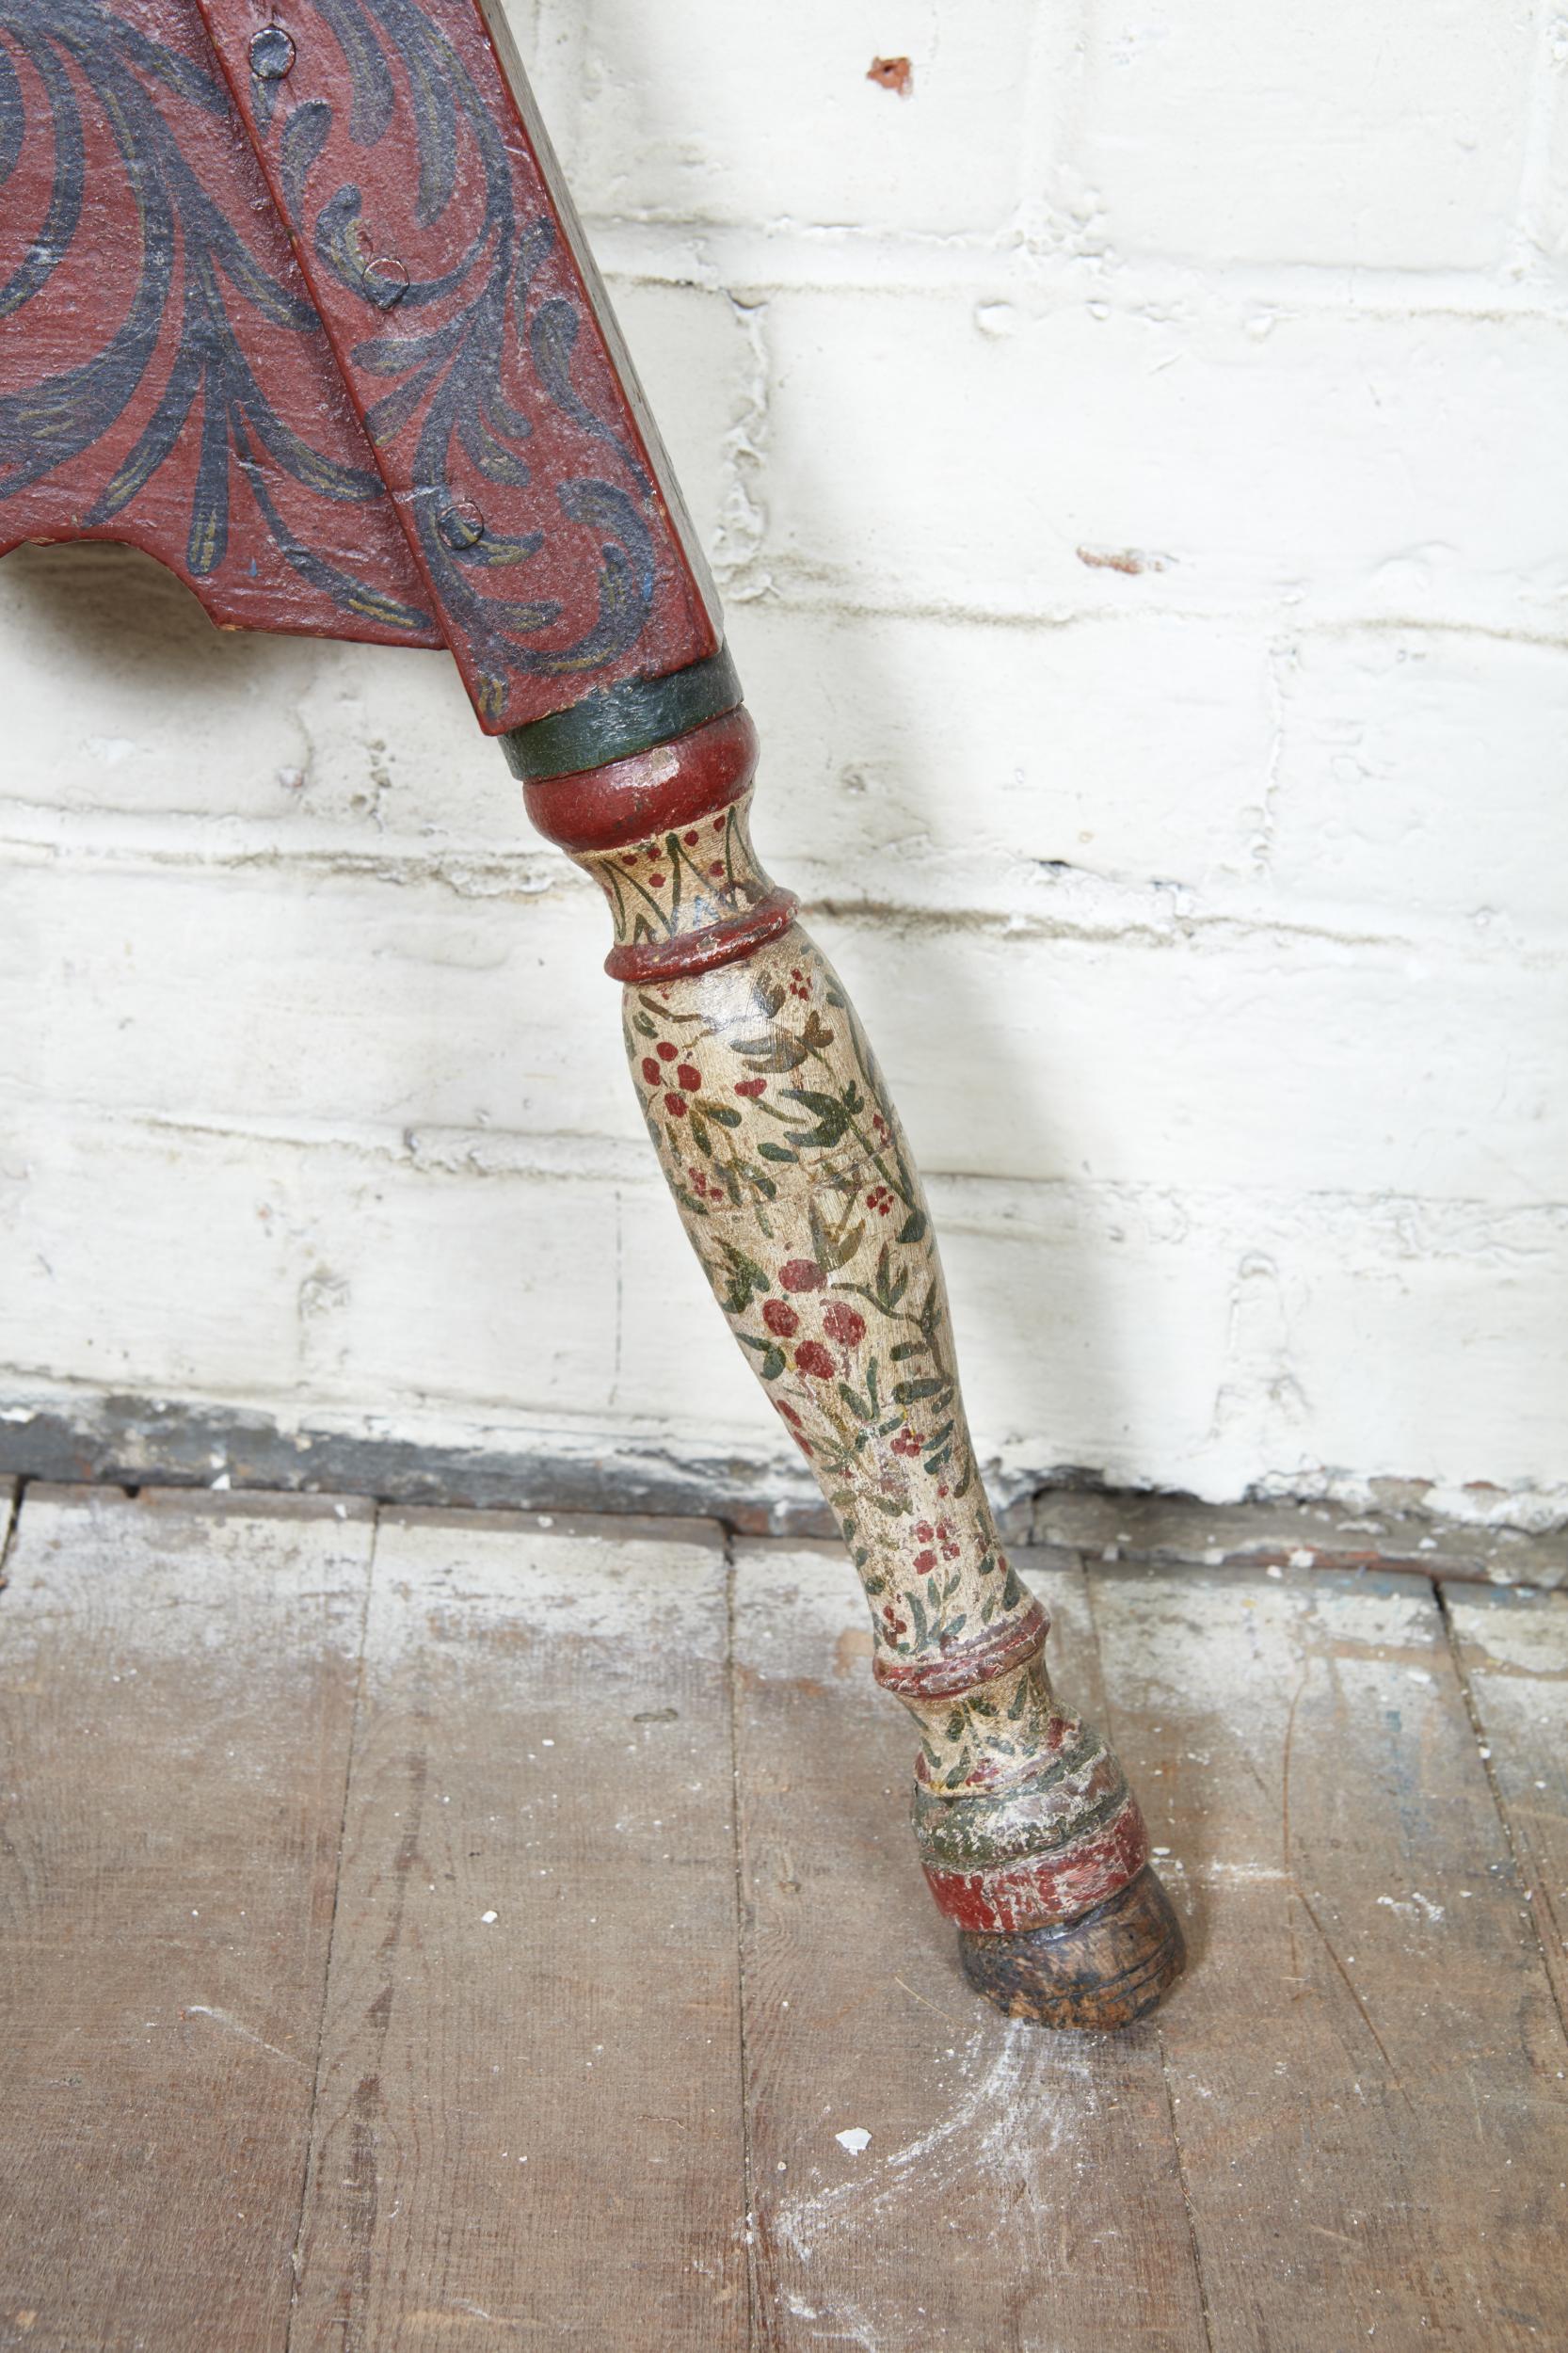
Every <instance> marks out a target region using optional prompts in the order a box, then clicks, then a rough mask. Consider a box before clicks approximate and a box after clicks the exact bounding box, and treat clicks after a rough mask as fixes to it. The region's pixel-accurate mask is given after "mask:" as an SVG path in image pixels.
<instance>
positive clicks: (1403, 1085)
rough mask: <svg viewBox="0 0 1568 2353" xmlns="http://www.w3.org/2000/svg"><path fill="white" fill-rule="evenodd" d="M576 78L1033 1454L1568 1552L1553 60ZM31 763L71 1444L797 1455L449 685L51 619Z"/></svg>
mask: <svg viewBox="0 0 1568 2353" xmlns="http://www.w3.org/2000/svg"><path fill="white" fill-rule="evenodd" d="M512 14H513V16H514V19H515V22H516V24H517V28H518V32H519V35H520V40H521V42H522V44H523V47H524V50H525V53H526V54H527V55H528V56H530V57H531V58H532V59H533V60H534V61H535V63H536V68H537V73H538V81H539V88H540V95H541V99H542V101H543V103H544V104H545V106H546V109H547V111H548V113H549V115H550V117H551V120H552V124H553V126H554V128H555V129H556V132H557V134H558V138H559V143H560V145H561V147H562V150H563V152H564V156H565V160H566V162H567V164H568V170H569V171H570V172H571V174H572V176H573V179H574V183H575V184H576V185H577V187H578V189H579V192H580V195H581V197H582V200H583V202H584V210H585V212H586V213H587V215H588V217H589V223H590V227H591V230H592V232H593V235H594V238H595V242H596V244H597V246H598V248H599V249H600V253H601V255H602V257H603V258H604V260H605V261H606V263H607V264H608V266H609V271H610V275H611V279H612V283H613V287H614V291H615V293H616V300H617V303H618V305H619V307H620V310H621V312H622V316H623V319H624V323H625V325H626V328H627V331H628V334H629V337H630V340H631V342H632V347H633V350H634V352H635V354H636V357H637V360H638V362H639V365H640V367H641V369H642V372H643V374H644V376H645V378H646V380H647V383H648V389H649V392H650V393H651V395H652V397H653V399H654V403H655V406H656V408H657V409H658V412H659V414H660V417H661V419H662V421H663V422H664V426H665V429H666V433H667V438H668V440H669V441H670V444H671V448H672V451H673V453H674V455H675V457H676V460H677V463H678V465H679V466H680V470H681V472H682V474H683V477H684V479H685V481H686V484H687V486H688V488H689V491H690V494H691V500H692V504H693V507H694V511H695V514H696V520H697V523H698V526H699V528H700V530H701V532H702V534H703V536H704V538H705V541H706V543H707V545H708V546H709V548H710V550H711V552H712V556H713V559H714V562H715V565H716V568H717V570H718V574H719V577H720V581H721V584H723V586H724V589H725V593H726V597H727V601H728V609H729V613H730V619H731V637H732V642H733V644H734V647H735V649H736V651H737V654H738V655H739V657H740V660H741V664H742V666H743V670H744V674H745V676H746V678H747V680H748V682H749V687H750V696H751V701H752V705H753V708H754V710H755V711H756V712H757V715H758V717H759V720H760V724H761V727H762V731H763V737H764V744H765V753H764V763H765V764H764V770H763V786H762V794H761V799H760V808H759V835H760V841H761V844H762V846H763V848H764V851H765V853H766V855H767V856H768V857H769V861H770V863H771V864H772V865H773V866H774V868H775V870H776V872H778V873H779V874H780V876H781V877H782V878H784V879H787V880H790V881H792V882H793V883H794V884H796V886H797V887H799V888H802V890H803V891H804V892H805V894H806V895H807V898H808V905H809V906H810V908H811V914H812V920H813V923H814V926H815V928H816V929H817V930H818V932H819V935H820V936H821V937H822V939H823V942H824V946H825V947H827V949H828V950H829V952H830V953H831V954H832V955H833V956H834V957H835V959H836V960H837V961H838V962H839V963H840V967H841V968H842V969H843V971H844V973H845V976H846V978H847V979H848V980H849V981H850V983H851V985H852V987H853V988H854V989H855V992H856V997H857V999H858V1000H859V1001H860V1004H861V1007H862V1010H863V1011H864V1013H865V1015H866V1016H867V1019H868V1022H869V1024H870V1026H871V1028H872V1034H873V1037H874V1039H875V1041H876V1043H877V1046H878V1048H879V1051H880V1053H881V1055H882V1058H883V1061H884V1063H885V1064H886V1066H887V1069H888V1077H889V1080H890V1082H891V1085H892V1088H893V1092H894V1094H895V1096H897V1098H898V1100H899V1102H900V1104H901V1107H902V1108H903V1111H904V1116H905V1119H906V1122H907V1124H908V1127H909V1128H910V1131H911V1135H912V1138H913V1141H914V1143H915V1145H916V1148H917V1150H918V1151H919V1152H920V1155H921V1157H922V1159H923V1161H924V1164H925V1166H926V1169H927V1172H928V1175H929V1176H930V1178H931V1182H932V1193H933V1197H934V1201H935V1206H936V1210H937V1213H938V1216H939V1218H940V1219H941V1220H942V1223H943V1226H944V1232H945V1237H946V1255H947V1258H948V1264H949V1272H950V1277H951V1281H952V1290H953V1304H954V1314H955V1321H956V1323H957V1326H958V1333H959V1338H960V1343H961V1345H962V1347H963V1351H964V1356H965V1361H966V1368H967V1383H968V1392H969V1399H970V1404H971V1408H972V1414H973V1419H974V1423H975V1429H976V1436H977V1441H978V1443H979V1447H980V1450H981V1453H982V1455H983V1456H990V1457H994V1458H996V1459H998V1460H999V1461H1000V1463H1002V1464H1003V1465H1005V1467H1006V1469H1007V1470H1008V1472H1009V1473H1010V1474H1013V1475H1014V1476H1016V1477H1021V1476H1026V1475H1028V1474H1030V1473H1038V1474H1040V1475H1041V1476H1044V1475H1046V1474H1048V1472H1050V1471H1051V1470H1052V1469H1053V1468H1055V1467H1058V1466H1061V1465H1077V1466H1080V1467H1082V1468H1087V1469H1090V1470H1095V1471H1098V1472H1102V1473H1104V1474H1105V1475H1106V1476H1107V1477H1108V1478H1110V1479H1112V1480H1113V1481H1120V1482H1130V1483H1138V1482H1149V1483H1155V1484H1160V1485H1169V1486H1176V1487H1183V1488H1189V1489H1192V1490H1194V1491H1195V1492H1197V1493H1198V1494H1200V1495H1202V1496H1204V1497H1209V1498H1212V1499H1215V1500H1222V1499H1225V1498H1230V1497H1238V1496H1240V1495H1241V1494H1243V1493H1244V1492H1246V1491H1247V1490H1248V1489H1250V1488H1263V1489H1273V1490H1278V1491H1283V1492H1300V1493H1314V1492H1320V1491H1324V1490H1329V1491H1334V1492H1339V1493H1344V1494H1352V1495H1353V1494H1356V1493H1359V1492H1362V1491H1363V1490H1364V1489H1365V1488H1366V1486H1367V1484H1368V1481H1372V1480H1375V1479H1377V1478H1379V1477H1380V1476H1391V1477H1400V1478H1404V1479H1416V1480H1419V1479H1428V1480H1431V1481H1433V1482H1434V1484H1435V1486H1436V1487H1437V1488H1438V1489H1439V1490H1440V1491H1441V1494H1442V1497H1443V1502H1444V1505H1445V1508H1447V1509H1448V1510H1449V1511H1453V1510H1454V1509H1456V1508H1461V1509H1463V1508H1464V1489H1465V1487H1466V1483H1467V1482H1476V1481H1487V1482H1490V1486H1491V1491H1490V1492H1486V1493H1484V1494H1478V1495H1477V1496H1476V1497H1474V1499H1473V1507H1472V1508H1473V1509H1474V1510H1475V1511H1476V1512H1477V1513H1485V1514H1486V1515H1488V1516H1491V1517H1494V1518H1496V1517H1498V1516H1502V1517H1504V1518H1506V1517H1507V1516H1509V1515H1510V1514H1511V1513H1512V1514H1514V1515H1516V1516H1518V1517H1520V1518H1522V1519H1524V1520H1526V1521H1528V1524H1529V1525H1531V1526H1535V1527H1539V1526H1541V1525H1542V1524H1543V1523H1544V1521H1545V1520H1549V1519H1550V1518H1551V1517H1552V1516H1553V1515H1554V1513H1556V1512H1557V1511H1558V1510H1559V1509H1561V1510H1564V1511H1568V1485H1564V1483H1563V1482H1564V1481H1568V1464H1565V1460H1564V1448H1563V1438H1562V1433H1563V1429H1564V1423H1565V1408H1568V1339H1565V1337H1564V1334H1565V1331H1568V1317H1565V1315H1564V1312H1563V1310H1564V1301H1565V1289H1564V1284H1565V1276H1568V1090H1565V1088H1564V1084H1563V1079H1564V1070H1563V1064H1564V1057H1565V1053H1568V949H1565V942H1564V937H1563V925H1562V882H1561V877H1562V874H1563V872H1564V867H1565V865H1568V791H1565V789H1564V788H1565V785H1568V748H1565V746H1568V728H1565V721H1568V617H1565V616H1568V526H1565V522H1564V518H1565V516H1568V456H1565V451H1568V441H1565V440H1564V437H1563V434H1562V431H1561V420H1562V417H1563V415H1564V413H1568V275H1565V272H1568V226H1565V224H1568V104H1564V102H1563V95H1562V82H1563V77H1564V72H1565V71H1568V36H1565V34H1564V31H1563V24H1562V21H1561V19H1560V15H1559V14H1558V13H1557V12H1556V10H1555V9H1554V8H1552V7H1549V6H1540V7H1535V8H1532V7H1530V6H1528V5H1525V0H1508V4H1507V5H1503V6H1500V7H1498V8H1493V9H1481V10H1477V9H1475V8H1462V7H1459V6H1457V5H1448V0H1444V5H1442V6H1440V7H1436V8H1433V7H1430V6H1417V5H1416V0H1394V4H1393V5H1391V6H1389V7H1387V8H1381V9H1378V10H1371V11H1368V10H1367V9H1365V8H1357V7H1352V5H1351V0H1327V5H1325V6H1323V7H1321V8H1318V9H1317V10H1316V11H1314V12H1313V14H1312V18H1311V24H1310V26H1307V25H1306V23H1305V20H1303V21H1302V22H1300V23H1297V22H1296V21H1294V20H1291V19H1288V18H1286V17H1284V16H1279V15H1277V14H1276V15H1271V13H1270V12H1269V11H1266V10H1264V11H1259V10H1258V9H1256V8H1242V7H1240V5H1230V0H1226V5H1224V6H1210V5H1208V4H1207V0H1141V4H1140V5H1139V6H1138V7H1135V8H1128V7H1121V6H1112V5H1107V4H1105V0H1081V5H1069V0H978V4H977V5H975V6H973V7H971V8H968V9H965V10H961V11H954V10H952V9H950V8H942V7H940V6H938V5H936V0H892V5H891V6H890V7H882V8H877V9H875V10H872V9H871V8H866V7H864V6H862V5H860V0H847V4H846V0H831V4H830V0H803V5H802V6H801V7H799V8H794V9H792V10H791V11H789V12H788V18H787V22H785V21H783V20H780V18H779V17H778V15H777V12H776V11H770V10H765V9H762V8H744V9H736V8H734V7H733V6H732V5H729V4H728V0H726V5H724V6H722V7H721V5H720V0H682V4H681V5H680V6H679V7H675V8H666V9H663V10H656V11H649V10H648V9H647V8H643V7H641V6H638V5H634V0H537V6H536V7H529V6H525V5H515V6H514V7H513V9H512ZM901 53H907V54H908V56H910V58H911V60H912V63H913V69H914V90H913V95H912V96H911V97H910V98H908V99H907V100H900V99H898V98H897V97H895V96H893V95H891V94H890V93H889V92H888V91H886V90H883V89H881V88H877V87H875V86H874V85H872V83H870V82H868V81H867V80H866V78H865V74H866V68H867V66H868V65H869V64H870V62H871V59H872V56H873V55H875V54H882V55H897V54H901ZM0 709H3V711H4V713H5V735H4V742H3V744H0V1390H3V1392H4V1394H3V1397H0V1406H3V1409H4V1410H5V1411H6V1412H7V1413H8V1415H10V1416H11V1417H13V1418H14V1417H19V1416H21V1415H24V1414H25V1413H26V1411H27V1410H28V1409H29V1407H30V1406H31V1405H32V1404H35V1403H39V1404H43V1403H47V1404H49V1405H51V1406H52V1407H54V1408H56V1409H58V1407H59V1406H60V1404H61V1403H62V1401H64V1402H65V1403H66V1404H67V1406H68V1407H69V1405H70V1403H71V1401H73V1400H75V1401H80V1402H81V1403H82V1404H83V1406H84V1409H85V1408H86V1406H87V1405H88V1403H89V1402H90V1401H91V1400H92V1399H93V1398H95V1397H96V1396H98V1395H100V1394H101V1393H104V1392H105V1391H118V1392H126V1391H129V1392H131V1393H133V1394H143V1395H146V1396H149V1397H158V1398H172V1399H175V1400H182V1399H183V1400H186V1401H199V1402H201V1403H205V1404H214V1403H216V1404H220V1405H221V1404H228V1405H232V1406H233V1407H235V1408H237V1409H244V1410H245V1411H247V1412H260V1413H262V1414H264V1415H267V1416H270V1417H273V1418H275V1419H276V1420H278V1421H279V1422H280V1423H281V1424H283V1425H284V1426H285V1427H295V1426H297V1425H298V1424H300V1423H302V1422H306V1421H309V1422H311V1423H312V1424H319V1425H321V1426H324V1427H330V1428H335V1429H339V1430H344V1431H350V1432H355V1433H383V1434H386V1435H389V1436H393V1437H408V1438H412V1439H415V1440H422V1439H428V1440H429V1441H431V1442H432V1443H441V1444H453V1443H456V1444H464V1445H471V1446H475V1447H480V1448H483V1447H485V1446H486V1445H488V1444H491V1443H494V1444H500V1443H502V1442H507V1443H512V1442H516V1441H519V1440H527V1439H532V1440H539V1439H541V1438H542V1439H544V1440H546V1441H548V1442H550V1443H553V1444H556V1445H558V1446H559V1447H560V1448H561V1449H563V1450H564V1451H577V1452H587V1453H591V1452H592V1451H593V1450H594V1449H595V1448H596V1446H598V1445H600V1444H601V1443H603V1442H605V1441H612V1442H614V1444H615V1445H616V1446H617V1447H619V1448H624V1447H625V1446H627V1445H628V1444H631V1445H632V1446H635V1445H637V1444H639V1443H647V1444H648V1445H649V1446H657V1447H658V1448H660V1449H663V1451H664V1454H665V1455H666V1457H667V1456H668V1455H669V1454H670V1453H671V1452H673V1453H674V1454H676V1455H677V1456H681V1455H683V1456H685V1457H687V1458H688V1459H690V1460H691V1462H692V1463H693V1464H694V1465H701V1464H703V1463H709V1462H712V1461H713V1460H715V1459H717V1458H718V1457H720V1456H722V1454H723V1452H724V1450H725V1449H727V1448H730V1447H733V1448H736V1449H744V1450H745V1451H747V1452H748V1453H753V1454H755V1453H759V1452H760V1453H763V1454H766V1453H768V1452H769V1451H770V1449H771V1450H772V1451H773V1452H774V1453H775V1454H776V1452H777V1438H776V1422H775V1417H773V1415H772V1414H771V1413H770V1412H769V1411H768V1410H767V1408H766V1406H765V1405H764V1403H763V1402H762V1401H761V1400H760V1397H759V1396H758V1395H757V1394H756V1393H755V1392H754V1390H753V1389H752V1387H751V1385H750V1383H749V1381H748V1379H747V1378H746V1376H745V1374H744V1372H743V1370H742V1369H741V1367H740V1365H739V1363H738V1362H737V1361H736V1360H735V1358H734V1356H733V1354H732V1352H731V1346H730V1343H729V1341H728V1337H727V1335H726V1334H725V1332H724V1329H723V1326H722V1322H721V1321H720V1319H719V1317H718V1315H717V1314H716V1312H715V1310H714V1309H713V1307H712V1304H711V1302H710V1301H709V1300H708V1298H707V1296H706V1292H705V1288H704V1286H703V1283H702V1280H701V1277H700V1275H699V1273H698V1272H697V1269H696V1265H695V1263H694V1262H692V1261H691V1260H690V1259H689V1257H688V1256H687V1255H686V1249H685V1244H684V1242H683V1240H682V1238H681V1235H680V1227H679V1224H678V1221H677V1219H676V1216H675V1212H674V1210H673V1209H672V1208H671V1206H670V1205H669V1204H668V1203H667V1201H666V1200H665V1199H664V1195H663V1193H662V1191H661V1189H660V1187H659V1184H658V1180H657V1178H656V1177H655V1175H654V1172H653V1169H652V1165H651V1160H650V1159H649V1158H648V1154H647V1148H646V1144H644V1142H643V1140H642V1138H641V1135H640V1132H639V1128H638V1122H637V1119H636V1116H635V1112H634V1107H633V1104H632V1096H631V1093H630V1090H629V1088H628V1086H627V1082H626V1079H625V1074H624V1069H623V1066H622V1059H621V1049H620V1044H619V1038H618V1033H617V1029H618V1025H617V1012H616V991H615V989H614V988H613V987H612V985H611V984H609V983H607V982H606V981H604V979H603V978H602V976H601V974H600V970H599V964H600V957H601V955H602V953H603V951H604V947H605V945H606V938H607V925H606V923H605V920H604V917H603V914H602V910H601V908H600V904H599V902H598V899H597V894H595V893H594V892H593V890H592V888H591V886H589V885H587V884H586V883H584V881H583V879H582V878H581V877H580V876H578V875H576V874H575V873H574V872H572V870H571V869H570V868H569V867H568V865H567V864H566V861H565V860H564V859H562V858H561V857H559V856H557V855H556V854H555V853H554V852H552V850H550V849H549V848H548V847H547V846H546V845H544V844H543V843H541V842H539V841H538V840H536V839H535V838H534V837H532V836H531V835H530V834H529V832H528V830H527V827H526V824H525V822H524V820H523V818H522V816H521V812H520V807H519V803H518V794H517V792H516V789H515V787H514V786H513V785H512V784H511V782H510V780H509V778H508V776H507V775H506V773H505V770H504V766H503V765H502V763H501V761H500V759H499V756H498V755H497V754H496V753H495V752H494V751H493V749H492V748H491V747H490V746H488V745H487V744H485V743H483V742H482V741H481V740H480V739H479V738H478V737H477V735H476V734H475V733H474V731H473V730H472V726H471V724H470V721H469V717H468V713H467V709H466V706H465V704H464V702H463V698H462V696H461V694H460V692H459V690H458V687H457V684H456V677H455V675H454V673H453V672H452V671H451V669H450V668H449V666H448V665H447V664H445V663H444V662H443V661H442V660H441V659H440V658H439V657H436V656H427V655H413V654H408V653H392V652H389V651H384V650H379V649H371V648H350V647H339V646H330V645H325V644H317V643H312V642H307V641H297V642H293V641H268V640H264V639H246V638H238V637H220V636H219V635H218V634H216V632H213V631H212V630H211V629H209V628H208V626H207V625H206V623H205V622H204V620H203V619H202V617H201V616H200V613H199V612H198V611H197V609H196V608H195V606H194V605H193V604H192V603H191V602H190V600H188V599H187V598H186V597H185V595H184V592H183V591H182V590H181V589H180V588H179V587H178V586H177V585H176V584H173V583H172V582H170V581H168V580H167V579H165V578H164V577H163V576H162V575H160V574H158V573H156V572H155V571H154V570H152V568H150V567H148V566H146V565H145V564H144V563H143V562H142V561H141V560H140V559H136V558H134V557H129V556H121V555H120V553H119V552H114V551H108V552H105V551H101V550H97V551H95V550H47V551H45V550H29V551H24V552H23V553H22V554H20V555H19V556H17V557H15V558H13V559H11V560H10V561H9V562H8V564H7V565H6V566H5V567H4V568H3V569H0ZM672 1360H673V1361H674V1363H676V1364H677V1365H678V1366H679V1368H680V1372H679V1377H677V1378H675V1379H673V1380H672V1378H671V1373H670V1366H671V1362H672Z"/></svg>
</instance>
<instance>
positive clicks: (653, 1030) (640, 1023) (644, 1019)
mask: <svg viewBox="0 0 1568 2353" xmlns="http://www.w3.org/2000/svg"><path fill="white" fill-rule="evenodd" d="M632 1027H633V1029H635V1030H637V1031H639V1032H641V1033H642V1035H643V1036H644V1037H657V1036H658V1034H659V1028H658V1024H657V1022H653V1021H650V1020H649V1019H648V1016H647V1014H646V1013H640V1014H638V1016H636V1019H635V1020H634V1022H633V1023H632Z"/></svg>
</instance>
